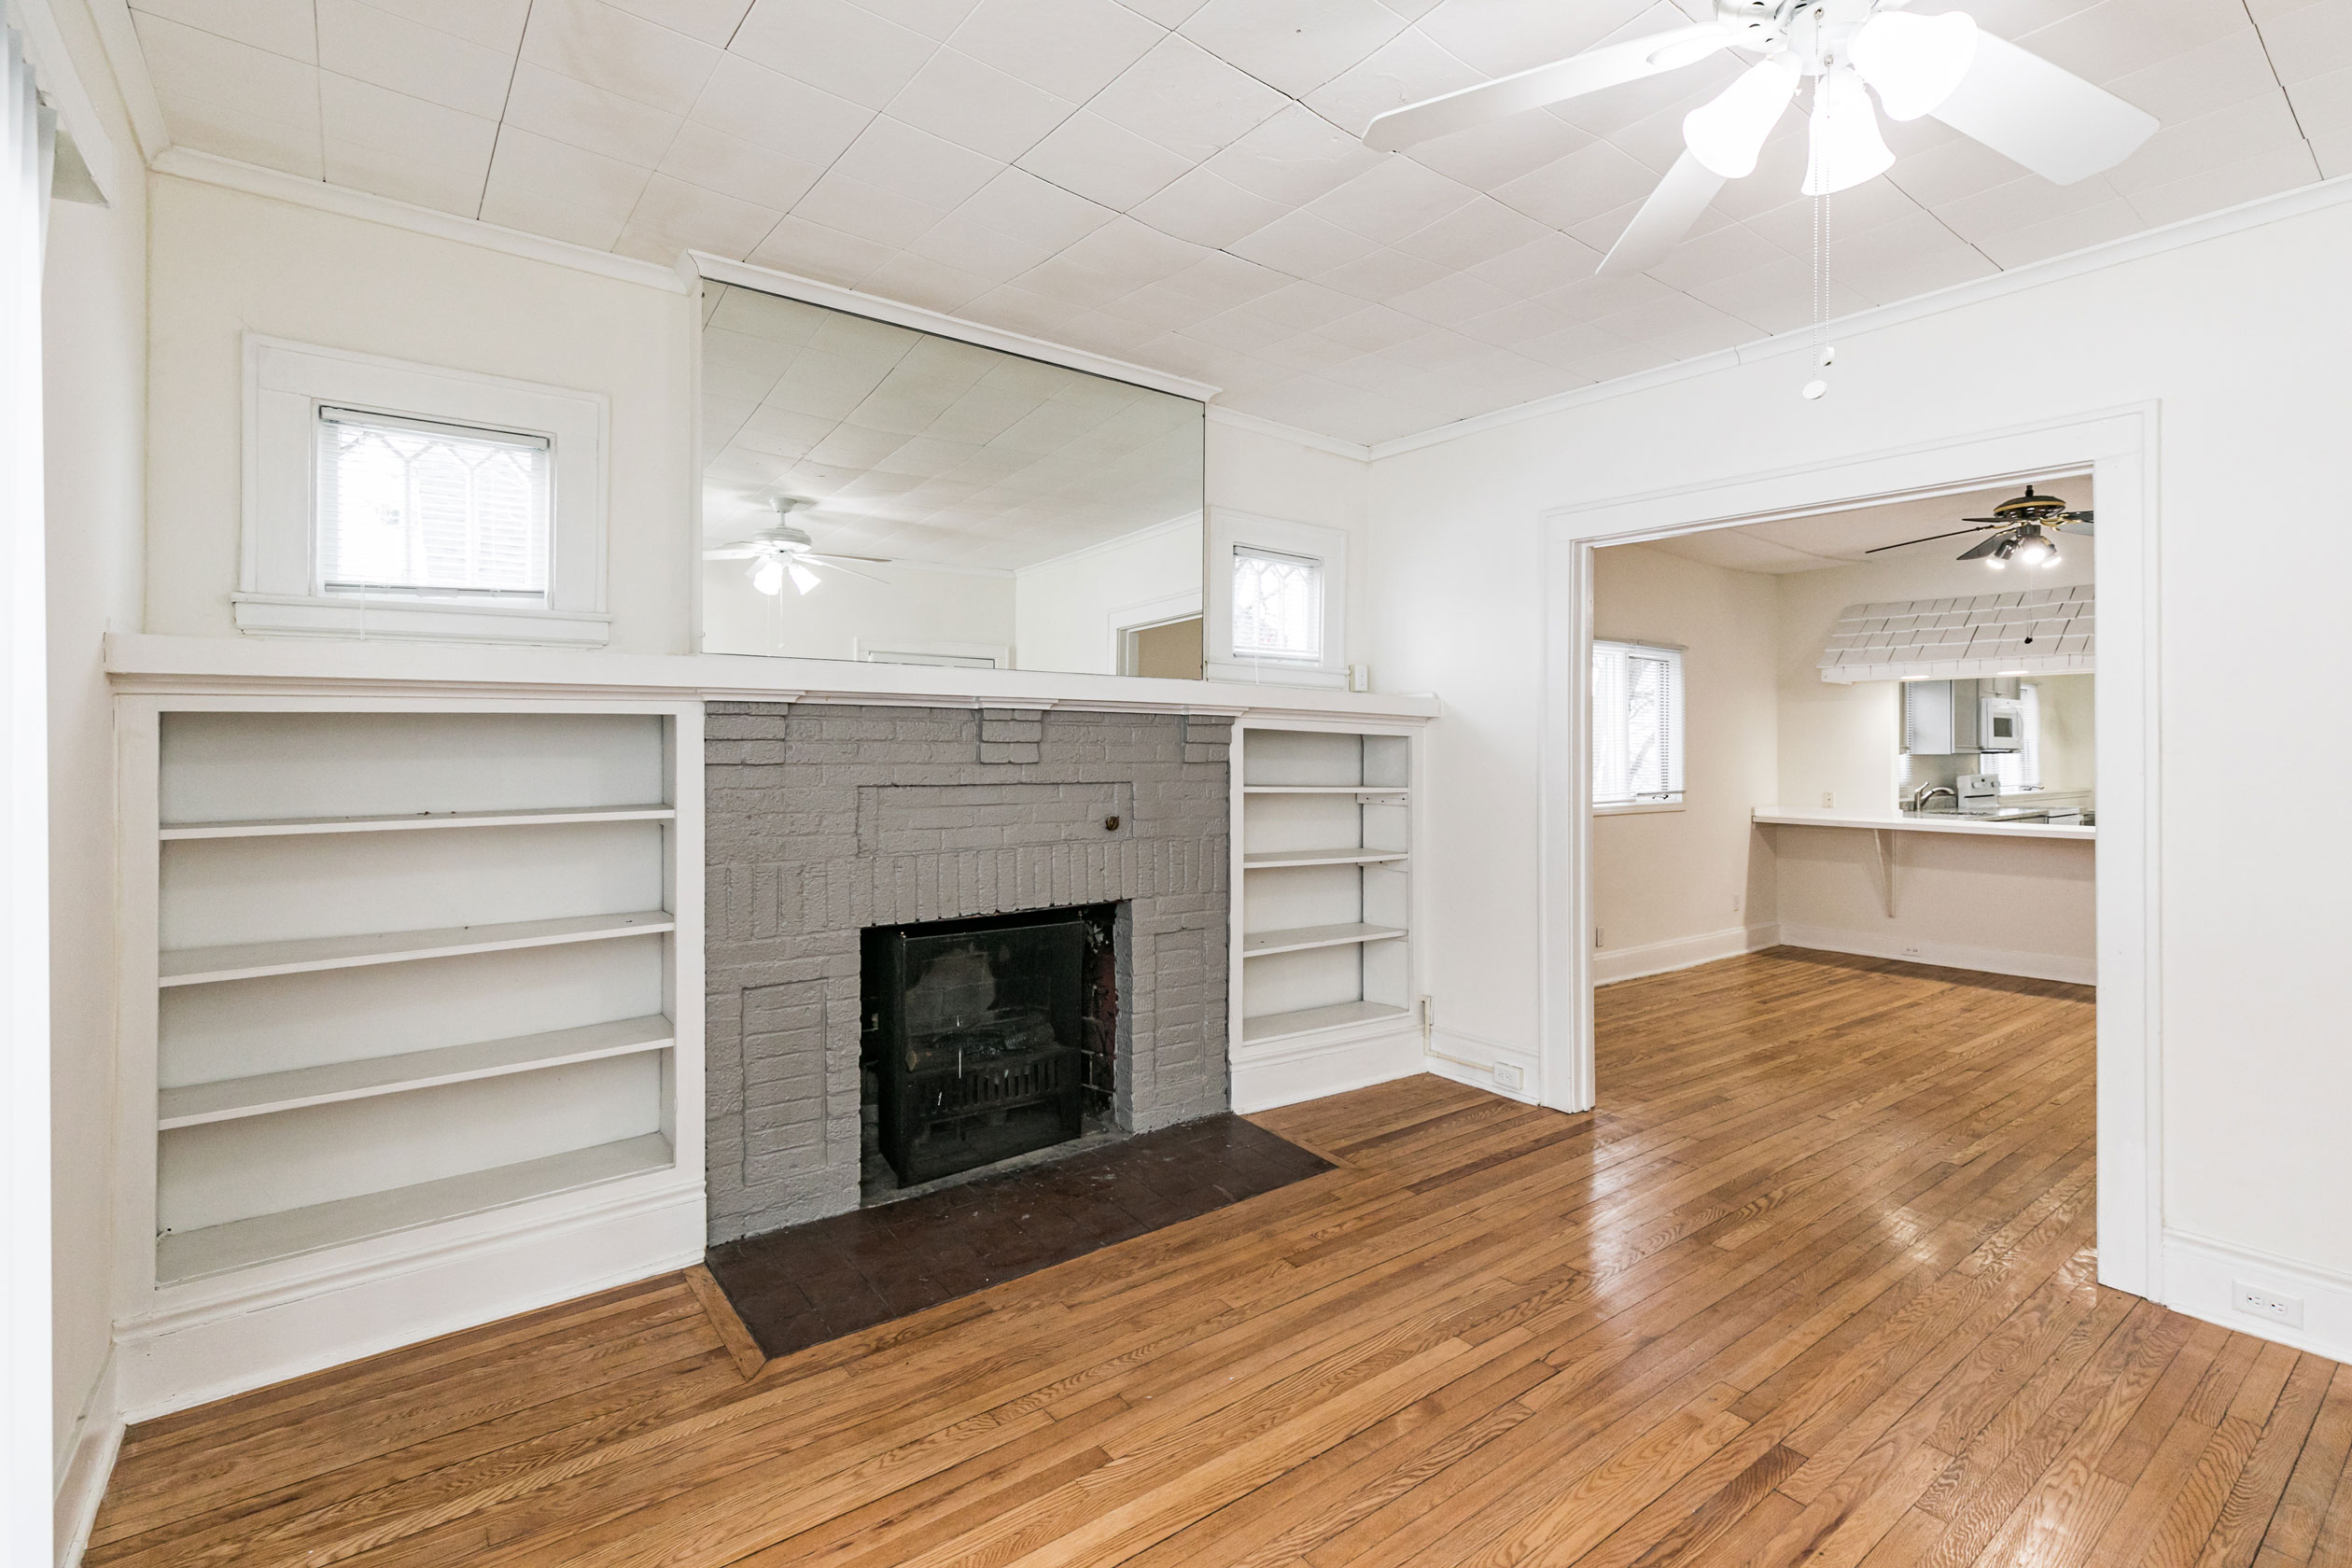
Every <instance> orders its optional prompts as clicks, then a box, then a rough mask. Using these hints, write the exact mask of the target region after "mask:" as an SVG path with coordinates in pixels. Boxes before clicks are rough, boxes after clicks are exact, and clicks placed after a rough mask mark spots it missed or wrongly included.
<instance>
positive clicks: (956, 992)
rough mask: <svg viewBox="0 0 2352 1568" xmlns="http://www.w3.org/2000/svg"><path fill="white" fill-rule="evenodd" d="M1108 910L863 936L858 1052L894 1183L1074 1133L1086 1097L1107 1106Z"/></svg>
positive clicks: (1042, 913) (924, 1178) (891, 929)
mask: <svg viewBox="0 0 2352 1568" xmlns="http://www.w3.org/2000/svg"><path fill="white" fill-rule="evenodd" d="M1107 913H1108V911H1105V912H1103V914H1098V913H1097V912H1095V911H1091V910H1085V909H1047V910H1039V911H1034V912H1030V913H1026V914H1019V915H1004V916H991V917H983V918H977V919H964V920H941V921H932V922H929V923H925V924H921V925H912V926H885V927H877V928H872V929H869V930H868V931H865V932H864V933H863V941H862V945H861V971H860V973H861V990H862V991H863V993H864V995H863V1003H864V1005H863V1010H862V1011H863V1022H864V1031H863V1032H864V1036H865V1038H864V1042H863V1043H864V1052H863V1054H864V1056H865V1058H866V1066H867V1069H868V1071H871V1072H872V1074H873V1079H872V1082H873V1083H874V1084H875V1089H876V1098H877V1100H878V1106H877V1109H878V1111H879V1113H880V1114H879V1127H877V1129H876V1130H877V1131H878V1133H879V1141H880V1145H881V1154H882V1156H883V1158H884V1159H886V1160H887V1161H889V1166H890V1169H891V1170H892V1172H893V1173H895V1174H896V1175H897V1177H898V1180H899V1183H900V1184H901V1185H903V1186H912V1185H915V1184H917V1183H923V1182H930V1181H934V1180H936V1179H938V1178H940V1177H943V1176H952V1175H955V1174H957V1173H958V1172H960V1171H964V1170H970V1169H973V1168H974V1167H977V1166H982V1165H990V1164H994V1163H995V1162H997V1161H999V1160H1002V1159H1009V1158H1011V1157H1012V1156H1013V1155H1021V1154H1027V1153H1029V1152H1030V1151H1032V1150H1035V1149H1042V1148H1044V1147H1047V1146H1048V1145H1051V1144H1055V1143H1059V1142H1062V1141H1067V1140H1070V1139H1073V1138H1076V1137H1078V1136H1079V1134H1080V1132H1081V1130H1082V1128H1083V1126H1084V1122H1085V1112H1086V1109H1087V1103H1088V1100H1089V1099H1090V1098H1099V1099H1107V1098H1108V1096H1107V1094H1106V1093H1103V1092H1102V1091H1105V1090H1107V1089H1108V1086H1109V1084H1108V1077H1107V1073H1106V1072H1105V1071H1103V1070H1104V1069H1105V1068H1107V1066H1108V1062H1107V1059H1105V1055H1106V1054H1105V1053H1104V1052H1102V1050H1101V1049H1100V1047H1101V1046H1103V1045H1107V1043H1108V1042H1107V1041H1105V1040H1103V1039H1102V1038H1101V1037H1102V1035H1103V1032H1104V1031H1103V1029H1102V1027H1101V1025H1102V1019H1101V1018H1100V1016H1099V1015H1100V1014H1101V1012H1102V1001H1103V999H1102V998H1101V997H1100V996H1099V979H1100V974H1101V973H1104V972H1105V966H1103V965H1101V964H1099V963H1098V962H1097V961H1096V960H1097V956H1098V954H1099V953H1101V952H1102V951H1103V949H1104V943H1103V940H1102V939H1103V938H1105V937H1107V935H1108V926H1109V921H1108V919H1107V918H1104V917H1103V915H1107ZM1111 1000H1112V1002H1113V1005H1115V997H1113V999H1111Z"/></svg>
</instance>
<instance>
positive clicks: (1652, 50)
mask: <svg viewBox="0 0 2352 1568" xmlns="http://www.w3.org/2000/svg"><path fill="white" fill-rule="evenodd" d="M1731 36H1732V35H1731V33H1730V30H1729V29H1728V28H1724V27H1720V26H1717V25H1715V23H1712V22H1709V23H1705V24H1702V25H1701V26H1697V27H1678V28H1676V29H1674V30H1673V32H1671V33H1653V34H1651V35H1649V36H1648V37H1646V38H1634V39H1631V40H1629V41H1628V42H1626V43H1622V44H1608V45H1605V46H1603V47H1602V48H1600V49H1587V50H1585V51H1584V53H1582V54H1576V55H1571V56H1569V57H1568V58H1567V59H1565V60H1555V61H1553V62H1552V63H1550V64H1548V65H1538V66H1536V67H1535V68H1534V69H1533V70H1532V71H1521V72H1519V74H1518V75H1517V76H1511V77H1502V78H1500V79H1499V80H1496V81H1491V82H1483V83H1481V84H1480V85H1478V86H1477V87H1465V88H1463V89H1462V90H1461V91H1458V92H1449V93H1447V94H1445V95H1444V96H1443V97H1440V98H1432V99H1429V100H1427V101H1426V102H1423V103H1419V104H1408V105H1406V106H1405V107H1404V108H1401V109H1391V110H1390V111H1389V112H1388V113H1386V114H1384V115H1382V116H1380V117H1379V119H1375V120H1374V121H1373V122H1372V123H1371V124H1370V125H1368V126H1366V127H1365V131H1364V145H1365V147H1370V148H1372V149H1373V150H1374V151H1375V152H1396V151H1398V150H1400V149H1402V148H1405V147H1413V146H1416V145H1418V144H1419V143H1421V142H1426V141H1429V140H1431V139H1432V138H1433V137H1437V136H1444V135H1448V134H1450V133H1453V132H1456V131H1466V130H1468V129H1469V128H1470V127H1471V126H1473V125H1484V124H1485V123H1487V122H1488V121H1489V120H1493V119H1504V118H1505V117H1507V116H1510V115H1515V114H1519V113H1520V112H1521V111H1523V110H1527V109H1540V108H1542V107H1543V106H1544V105H1547V104H1557V103H1561V102H1562V101H1563V100H1566V99H1569V98H1577V97H1581V96H1583V95H1584V94H1585V93H1588V92H1598V91H1601V90H1602V89H1603V88H1604V87H1615V86H1617V84H1618V83H1620V82H1630V81H1639V80H1640V79H1641V78H1642V77H1654V76H1656V75H1658V73H1659V72H1660V71H1671V70H1673V69H1674V68H1676V67H1677V66H1682V65H1688V64H1691V63H1695V62H1697V61H1701V60H1704V59H1705V58H1706V57H1707V56H1709V55H1711V54H1713V53H1715V51H1716V50H1717V49H1723V48H1725V47H1726V46H1728V45H1729V43H1730V42H1731Z"/></svg>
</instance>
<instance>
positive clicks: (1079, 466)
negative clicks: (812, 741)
mask: <svg viewBox="0 0 2352 1568" xmlns="http://www.w3.org/2000/svg"><path fill="white" fill-rule="evenodd" d="M705 312H706V316H705V322H704V329H703V444H704V451H703V458H704V471H703V483H704V502H703V532H704V537H705V538H706V539H708V540H711V541H714V542H715V541H720V540H732V539H743V538H745V537H747V536H749V535H750V534H753V533H756V532H758V531H759V530H760V529H761V528H763V527H765V526H766V525H769V524H771V523H773V522H774V521H775V513H774V511H773V502H774V499H775V497H778V496H797V497H805V498H807V499H809V500H812V501H814V502H816V503H817V504H816V506H815V507H814V508H813V509H812V510H811V511H808V512H806V513H805V514H803V515H802V516H801V517H799V518H796V519H795V521H797V522H800V523H802V524H803V525H805V527H806V528H807V529H808V531H809V532H810V534H812V535H813V536H814V537H815V538H816V539H817V540H818V541H819V547H820V548H822V549H826V550H833V551H843V552H848V553H857V554H866V555H879V556H887V557H890V558H892V559H896V560H903V561H925V562H932V563H936V564H940V565H945V566H961V567H994V568H998V569H1009V568H1013V567H1024V566H1029V565H1033V564H1034V563H1036V562H1039V561H1043V560H1048V559H1051V558H1052V557H1054V556H1057V555H1064V554H1068V553H1071V551H1074V550H1079V549H1083V548H1085V546H1087V545H1091V544H1097V543H1100V542H1102V541H1103V540H1106V539H1115V538H1117V537H1119V536H1121V535H1124V534H1129V533H1133V532H1135V531H1136V530H1137V529H1139V528H1145V527H1149V526H1152V525H1155V524H1158V523H1164V522H1167V521H1169V519H1171V518H1175V517H1180V516H1197V514H1198V512H1199V511H1200V496H1201V435H1202V423H1203V411H1202V407H1201V405H1200V404H1199V403H1197V402H1195V401H1193V400H1191V399H1186V398H1179V397H1175V396H1173V395H1171V394H1169V393H1165V392H1155V391H1153V390H1151V389H1150V388H1148V387H1141V386H1135V385H1129V384H1127V383H1125V382H1119V381H1113V380H1110V379H1108V378H1106V377H1102V376H1096V375H1088V374H1086V373H1085V372H1083V371H1072V370H1066V369H1063V368H1062V367H1060V366H1057V365H1048V364H1044V363H1043V362H1041V361H1038V360H1034V359H1025V358H1022V357H1018V356H1016V355H1011V354H1005V353H1001V352H999V351H997V350H995V349H987V348H980V347H976V346H974V345H973V344H970V343H958V342H956V341H954V340H952V339H948V338H943V337H938V336H935V335H932V334H930V333H925V332H917V331H914V330H912V329H907V328H903V327H895V326H891V325H889V323H886V322H880V321H874V320H869V319H867V318H866V317H864V316H859V315H849V314H847V313H846V312H842V311H836V310H830V309H827V308H825V307H822V306H819V305H808V304H803V303H801V302H799V301H793V300H784V299H778V298H777V297H776V296H773V295H768V294H762V293H759V292H757V291H756V290H752V289H747V288H741V287H732V286H727V285H721V284H711V285H708V286H707V296H706V303H705Z"/></svg>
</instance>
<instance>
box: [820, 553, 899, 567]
mask: <svg viewBox="0 0 2352 1568" xmlns="http://www.w3.org/2000/svg"><path fill="white" fill-rule="evenodd" d="M800 556H801V559H802V560H804V561H867V562H871V563H872V564H874V565H875V566H877V567H887V566H889V565H890V558H889V556H888V555H837V554H835V553H833V552H832V551H830V550H804V551H802V552H801V553H800Z"/></svg>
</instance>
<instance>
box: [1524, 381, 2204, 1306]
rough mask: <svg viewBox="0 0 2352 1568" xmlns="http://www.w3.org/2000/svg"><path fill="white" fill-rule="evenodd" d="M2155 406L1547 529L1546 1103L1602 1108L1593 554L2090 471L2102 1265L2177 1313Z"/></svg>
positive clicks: (1845, 464)
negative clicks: (2161, 979) (2170, 1228)
mask: <svg viewBox="0 0 2352 1568" xmlns="http://www.w3.org/2000/svg"><path fill="white" fill-rule="evenodd" d="M2158 413H2159V409H2158V405H2157V404H2156V403H2154V402H2148V403H2142V404H2136V405H2132V406H2128V407H2124V408H2121V409H2108V410H2104V411H2098V412H2093V413H2083V414H2079V415H2075V416H2072V417H2069V418H2065V419H2060V420H2054V421H2049V422H2045V423H2041V424H2036V425H2030V426H2021V427H2011V428H2008V429H2001V430H1993V431H1988V432H1984V433H1981V434H1977V435H1971V436H1965V437H1958V438H1954V439H1953V440H1950V441H1939V442H1931V443H1925V444H1916V445H1909V446H1903V447H1897V448H1892V449H1888V450H1884V451H1880V452H1875V453H1866V454H1860V455H1843V456H1839V457H1834V458H1827V459H1824V460H1822V461H1820V462H1817V463H1812V464H1806V465H1802V466H1799V467H1793V468H1788V469H1779V470H1776V471H1773V472H1769V473H1762V474H1753V475H1748V476H1744V477H1742V478H1738V479H1730V480H1719V481H1713V482H1709V483H1700V484H1694V485H1687V486H1682V487H1678V488H1675V489H1671V490H1659V491H1651V492H1647V493H1645V494H1641V495H1632V496H1624V497H1612V498H1608V499H1603V500H1599V501H1592V502H1587V503H1582V504H1578V505H1575V506H1567V507H1560V508H1555V509H1553V510H1550V511H1546V512H1544V513H1543V514H1542V517H1541V520H1540V523H1539V525H1538V539H1539V544H1540V551H1541V569H1542V573H1543V583H1544V590H1543V598H1544V672H1543V674H1544V679H1543V724H1542V736H1541V740H1542V766H1541V777H1542V786H1541V788H1542V800H1541V822H1542V844H1541V851H1540V884H1541V893H1540V899H1541V907H1540V911H1539V917H1538V924H1539V930H1540V933H1541V934H1540V941H1541V944H1542V953H1543V963H1542V965H1541V969H1540V975H1539V990H1540V996H1539V1002H1540V1016H1541V1040H1540V1046H1539V1059H1538V1072H1537V1079H1536V1082H1537V1090H1538V1097H1539V1099H1540V1100H1541V1102H1542V1103H1543V1104H1545V1105H1548V1106H1552V1107H1555V1108H1556V1109H1559V1110H1562V1111H1589V1110H1591V1109H1592V1108H1593V1107H1594V1106H1595V1105H1596V1104H1597V1103H1598V1086H1597V1085H1596V1083H1595V1075H1594V1063H1593V1022H1592V1018H1593V1013H1592V949H1591V946H1590V943H1589V938H1587V937H1586V935H1585V933H1586V932H1588V931H1589V930H1590V929H1591V926H1592V915H1593V906H1592V875H1591V866H1592V854H1591V847H1592V802H1591V796H1592V777H1591V773H1592V757H1591V728H1592V724H1591V689H1590V681H1589V679H1578V675H1579V673H1580V672H1582V671H1584V670H1586V669H1589V667H1590V665H1591V659H1592V565H1593V551H1594V550H1595V549H1596V548H1598V547H1600V546H1603V545H1609V544H1631V543H1637V542H1640V541H1643V540H1648V539H1667V538H1671V537H1673V536H1675V535H1678V534H1690V533H1699V532H1702V531H1704V530H1707V529H1711V528H1725V527H1736V526H1739V525H1745V524H1753V523H1763V522H1770V521H1772V520H1774V519H1778V518H1786V517H1796V516H1802V515H1806V514H1809V513H1813V512H1820V511H1842V510H1846V509H1849V508H1854V507H1862V506H1874V505H1880V504H1883V503H1885V502H1888V501H1896V500H1907V499H1915V498H1920V497H1935V496H1943V495H1956V494H1962V493H1965V492H1967V491H1972V490H1981V489H1985V488H1988V487H1990V486H1995V485H2000V484H2004V483H2024V482H2027V481H2039V480H2044V479H2049V478H2051V477H2053V476H2059V475H2068V474H2083V473H2088V474H2090V475H2091V476H2092V482H2093V487H2094V490H2095V504H2096V507H2097V511H2098V513H2099V523H2100V525H2102V526H2104V527H2106V528H2107V533H2105V534H2102V535H2101V536H2100V537H2099V568H2098V594H2099V612H2100V634H2101V635H2100V639H2099V642H2100V647H2099V662H2098V666H2097V674H2098V678H2099V679H2098V685H2097V688H2096V695H2095V699H2094V700H2095V704H2096V714H2097V720H2096V722H2097V730H2098V735H2097V748H2098V773H2099V835H2098V842H2097V846H2096V849H2095V857H2096V858H2095V864H2096V868H2097V870H2096V875H2097V879H2098V887H2097V910H2098V945H2097V949H2096V951H2097V964H2098V986H2099V1010H2098V1013H2099V1016H2098V1048H2097V1064H2098V1065H2097V1071H2098V1099H2097V1104H2098V1122H2097V1131H2098V1156H2097V1169H2098V1221H2097V1224H2098V1253H2099V1281H2100V1282H2101V1283H2102V1284H2106V1285H2110V1286H2113V1287H2114V1288H2116V1289H2119V1290H2124V1291H2129V1292H2131V1293H2133V1294H2134V1295H2142V1296H2147V1297H2149V1298H2150V1299H2152V1300H2162V1299H2163V1295H2162V1294H2161V1293H2162V1287H2163V1280H2162V1265H2163V1245H2162V1242H2163V1179H2162V1155H2163V1116H2162V1108H2161V1104H2160V1099H2159V1097H2160V1094H2161V1092H2162V1071H2163V1048H2162V1047H2163V1035H2162V1027H2161V1026H2162V1021H2163V1006H2162V1002H2163V999H2162V995H2161V992H2160V990H2159V987H2158V976H2159V964H2158V951H2159V943H2160V941H2161V939H2162V935H2163V921H2162V918H2161V910H2160V895H2161V892H2162V887H2163V882H2162V877H2161V875H2160V872H2161V847H2162V846H2161V833H2160V822H2159V805H2160V799H2159V791H2160V788H2161V779H2160V777H2159V776H2158V771H2157V761H2158V754H2159V753H2158V743H2159V736H2160V715H2161V701H2160V698H2161V675H2162V661H2161V658H2160V653H2159V641H2158V635H2159V632H2160V629H2161V627H2160V604H2161V599H2160V596H2159V594H2158V560H2159V557H2160V551H2159V548H2158V544H2159V537H2160V536H2159V527H2160V518H2159V509H2158V506H2157V436H2158Z"/></svg>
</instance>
